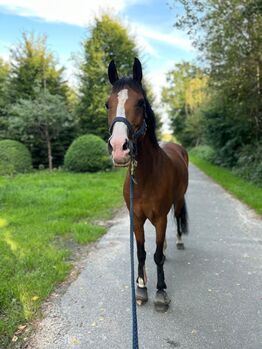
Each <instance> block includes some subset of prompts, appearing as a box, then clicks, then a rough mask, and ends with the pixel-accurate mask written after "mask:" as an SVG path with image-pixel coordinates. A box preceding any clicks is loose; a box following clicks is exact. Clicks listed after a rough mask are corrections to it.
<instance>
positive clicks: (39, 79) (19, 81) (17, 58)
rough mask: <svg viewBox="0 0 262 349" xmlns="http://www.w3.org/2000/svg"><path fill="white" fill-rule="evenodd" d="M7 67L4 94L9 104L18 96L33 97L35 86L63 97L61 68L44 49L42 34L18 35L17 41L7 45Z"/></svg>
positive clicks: (45, 41) (45, 45)
mask: <svg viewBox="0 0 262 349" xmlns="http://www.w3.org/2000/svg"><path fill="white" fill-rule="evenodd" d="M10 52H11V69H10V79H9V84H8V97H9V102H10V103H11V104H13V103H15V102H17V101H18V100H19V99H28V98H31V99H34V98H36V97H37V94H36V91H37V89H39V88H40V89H41V88H42V89H47V90H48V91H49V92H50V93H51V94H54V95H55V94H57V95H61V96H63V97H64V98H65V99H66V93H67V85H66V83H65V81H63V72H64V68H63V67H62V68H58V67H57V62H56V60H55V58H54V55H53V54H52V53H51V52H49V51H48V50H47V37H46V36H45V35H40V36H37V37H36V36H35V35H34V34H26V33H23V34H22V40H21V42H20V43H19V44H18V45H16V46H15V47H14V48H11V50H10Z"/></svg>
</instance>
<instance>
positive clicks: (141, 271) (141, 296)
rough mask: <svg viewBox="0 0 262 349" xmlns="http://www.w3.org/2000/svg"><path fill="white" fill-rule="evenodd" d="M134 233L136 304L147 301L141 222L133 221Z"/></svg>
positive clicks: (143, 240)
mask: <svg viewBox="0 0 262 349" xmlns="http://www.w3.org/2000/svg"><path fill="white" fill-rule="evenodd" d="M135 235H136V246H137V259H138V277H137V280H136V283H137V288H136V301H137V304H138V305H142V304H143V303H145V302H147V301H148V295H147V288H146V282H147V277H146V270H145V261H146V251H145V235H144V227H143V224H142V225H141V224H138V222H135Z"/></svg>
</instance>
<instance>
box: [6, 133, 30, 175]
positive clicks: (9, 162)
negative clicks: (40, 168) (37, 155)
mask: <svg viewBox="0 0 262 349" xmlns="http://www.w3.org/2000/svg"><path fill="white" fill-rule="evenodd" d="M31 168H32V157H31V154H30V152H29V150H28V149H27V148H26V146H25V145H24V144H22V143H20V142H17V141H14V140H10V139H6V140H3V141H0V175H11V174H15V173H23V172H28V171H30V170H31Z"/></svg>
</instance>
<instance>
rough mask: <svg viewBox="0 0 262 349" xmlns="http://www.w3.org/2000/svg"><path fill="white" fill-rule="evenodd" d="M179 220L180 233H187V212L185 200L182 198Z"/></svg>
mask: <svg viewBox="0 0 262 349" xmlns="http://www.w3.org/2000/svg"><path fill="white" fill-rule="evenodd" d="M180 222H181V230H182V233H183V234H188V214H187V207H186V200H184V205H183V207H182V209H181V214H180Z"/></svg>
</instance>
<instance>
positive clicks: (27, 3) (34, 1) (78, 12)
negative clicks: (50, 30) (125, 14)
mask: <svg viewBox="0 0 262 349" xmlns="http://www.w3.org/2000/svg"><path fill="white" fill-rule="evenodd" d="M137 2H141V0H140V1H139V0H111V1H110V2H109V1H107V0H95V1H93V0H91V1H90V0H44V1H43V0H23V1H21V0H0V6H2V7H4V8H5V9H7V10H8V11H11V12H13V13H16V14H17V15H20V16H25V17H28V16H32V17H38V18H41V19H43V20H45V21H48V22H61V23H68V24H74V25H78V26H83V27H85V26H87V25H89V24H90V23H92V21H93V19H94V15H98V14H99V13H101V11H105V10H107V11H112V13H114V14H118V13H120V12H122V11H123V10H124V9H125V8H126V7H127V6H130V5H133V4H135V3H137Z"/></svg>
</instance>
